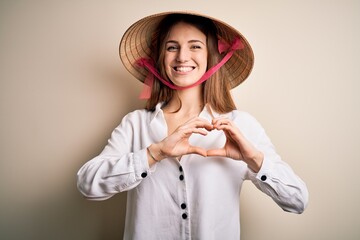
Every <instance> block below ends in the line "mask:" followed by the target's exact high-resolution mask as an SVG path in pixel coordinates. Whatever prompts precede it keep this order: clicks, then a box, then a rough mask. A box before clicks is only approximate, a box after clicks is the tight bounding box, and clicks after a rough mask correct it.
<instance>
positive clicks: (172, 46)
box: [166, 45, 179, 52]
mask: <svg viewBox="0 0 360 240" xmlns="http://www.w3.org/2000/svg"><path fill="white" fill-rule="evenodd" d="M178 49H179V47H178V46H176V45H170V46H168V47H167V48H166V51H169V52H175V51H177V50H178Z"/></svg>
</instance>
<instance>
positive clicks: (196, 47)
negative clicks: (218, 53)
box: [190, 45, 202, 49]
mask: <svg viewBox="0 0 360 240" xmlns="http://www.w3.org/2000/svg"><path fill="white" fill-rule="evenodd" d="M190 48H191V49H201V48H202V47H201V46H200V45H192V46H191V47H190Z"/></svg>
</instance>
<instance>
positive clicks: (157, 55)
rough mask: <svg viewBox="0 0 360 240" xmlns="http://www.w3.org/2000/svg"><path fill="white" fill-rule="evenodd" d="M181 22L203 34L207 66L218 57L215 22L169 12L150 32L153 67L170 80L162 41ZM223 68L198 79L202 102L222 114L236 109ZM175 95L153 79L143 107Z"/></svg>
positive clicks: (153, 104) (217, 60) (150, 107)
mask: <svg viewBox="0 0 360 240" xmlns="http://www.w3.org/2000/svg"><path fill="white" fill-rule="evenodd" d="M179 22H185V23H187V24H191V25H193V26H194V27H196V28H197V29H199V30H200V31H201V32H202V33H204V34H205V36H206V41H207V42H206V44H207V49H208V60H207V63H208V64H207V68H208V69H209V68H211V67H212V66H214V65H216V64H217V63H218V62H219V61H220V60H221V58H222V56H221V55H220V53H219V52H218V47H217V44H218V39H217V30H216V26H215V24H214V23H213V22H212V21H211V20H209V19H206V18H203V17H199V16H193V15H186V14H171V15H169V16H167V17H165V18H164V19H163V20H162V21H161V22H160V24H159V26H158V28H157V31H156V32H154V34H153V36H152V49H151V51H152V53H153V54H152V56H153V60H154V62H155V63H156V68H157V69H158V70H159V72H160V74H161V76H162V77H163V78H164V79H166V80H168V81H169V82H170V79H169V78H168V77H167V75H166V72H165V67H164V64H163V62H164V55H165V44H164V41H165V39H166V38H167V36H168V34H169V32H170V30H171V28H172V27H173V26H174V25H175V24H177V23H179ZM223 71H224V70H223V68H220V69H219V70H218V71H217V72H216V73H214V74H213V75H212V76H211V77H210V78H209V79H208V80H206V81H205V82H204V83H202V93H203V102H204V104H206V105H208V106H210V107H211V109H212V110H214V111H216V112H218V113H220V114H223V113H227V112H230V111H232V110H234V109H236V106H235V103H234V101H233V99H232V96H231V93H230V85H229V81H227V79H225V74H224V73H223ZM175 96H176V90H173V89H171V88H169V87H167V86H166V85H165V84H163V83H162V82H160V81H159V80H156V78H155V81H154V85H153V87H152V92H151V96H150V98H149V99H148V101H147V103H146V109H147V110H150V111H154V110H155V107H156V105H157V104H158V103H159V102H165V103H167V102H169V101H170V99H172V98H173V97H175Z"/></svg>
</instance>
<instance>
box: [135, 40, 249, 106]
mask: <svg viewBox="0 0 360 240" xmlns="http://www.w3.org/2000/svg"><path fill="white" fill-rule="evenodd" d="M243 48H244V44H243V43H242V42H241V41H240V39H239V38H235V39H234V41H233V42H232V44H231V45H229V44H228V43H227V42H224V41H222V40H219V41H218V51H219V53H220V54H221V53H223V52H226V51H227V53H226V55H225V56H224V58H223V59H221V61H220V62H219V63H217V64H216V65H215V66H213V67H211V68H210V69H209V70H207V72H205V73H204V75H203V76H202V77H201V78H200V79H199V80H198V81H197V82H195V83H193V84H191V85H188V86H185V87H180V86H176V85H174V84H172V83H171V82H168V81H166V80H165V79H164V78H162V77H161V76H160V73H159V72H158V70H157V69H156V68H155V64H154V62H153V61H152V60H151V59H148V58H140V59H139V60H137V61H136V64H137V65H138V66H139V67H145V68H146V69H147V70H148V71H149V73H148V75H147V76H146V78H145V80H144V87H143V90H142V92H141V94H140V96H139V98H140V99H149V98H150V96H151V91H152V87H153V84H154V76H155V77H156V78H157V79H159V80H160V81H161V82H162V83H163V84H165V85H166V86H168V87H169V88H171V89H174V90H184V89H188V88H192V87H194V86H197V85H199V84H201V83H203V82H204V81H206V80H207V79H208V78H209V77H211V76H212V75H213V74H214V73H215V72H216V71H217V70H219V69H220V68H221V67H222V66H223V65H224V64H225V63H226V62H227V61H228V60H229V59H230V58H231V56H232V55H233V54H234V52H235V51H236V50H239V49H243Z"/></svg>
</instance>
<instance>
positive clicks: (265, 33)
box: [0, 0, 360, 240]
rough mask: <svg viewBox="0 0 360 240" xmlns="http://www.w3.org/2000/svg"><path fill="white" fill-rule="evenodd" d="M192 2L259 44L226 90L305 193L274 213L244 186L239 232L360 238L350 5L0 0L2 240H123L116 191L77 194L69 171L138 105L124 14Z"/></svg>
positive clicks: (358, 114)
mask: <svg viewBox="0 0 360 240" xmlns="http://www.w3.org/2000/svg"><path fill="white" fill-rule="evenodd" d="M168 10H193V11H198V12H202V13H205V14H208V15H211V16H213V17H217V18H220V19H222V20H224V21H226V22H228V23H229V24H231V25H232V26H234V27H236V28H237V29H239V30H240V31H241V32H242V33H243V34H244V35H245V36H246V37H247V38H248V40H249V41H250V43H251V44H252V46H253V49H254V52H255V57H256V60H255V67H254V70H253V72H252V74H251V76H250V78H249V79H248V80H247V81H246V82H245V83H244V84H243V85H242V86H240V87H238V88H237V89H235V90H234V91H233V92H232V93H233V96H234V98H235V100H236V104H237V106H238V108H239V109H241V110H245V111H248V112H250V113H251V114H252V115H254V116H255V117H256V118H257V119H258V120H259V121H260V122H261V123H262V124H263V126H264V127H265V129H266V130H267V132H268V135H270V137H271V139H272V141H273V142H274V144H275V146H276V147H277V150H278V152H279V153H280V154H281V155H282V157H283V158H284V160H285V161H287V162H288V163H289V164H290V165H291V166H292V167H293V168H294V170H295V171H296V172H297V173H298V174H299V175H300V176H301V177H302V178H303V179H304V181H305V182H306V183H307V185H308V188H309V191H310V202H309V205H308V208H307V209H306V211H305V213H304V214H302V215H295V214H289V213H285V212H283V211H282V210H281V209H280V208H279V207H277V206H276V205H275V203H273V202H272V201H271V199H270V198H268V197H267V196H265V195H264V194H262V193H261V192H259V191H258V190H257V189H256V188H255V187H254V186H253V185H252V184H251V183H246V184H245V185H244V189H243V192H242V194H241V200H242V205H241V215H242V223H241V225H242V226H241V227H242V230H241V235H242V239H244V240H262V239H277V240H289V239H292V240H303V239H316V240H319V239H326V240H338V239H354V240H355V239H360V221H359V215H360V207H359V202H360V187H359V169H360V164H359V162H360V151H359V148H360V145H359V142H360V141H359V136H360V127H359V125H360V124H359V123H360V106H359V105H360V97H359V93H358V92H359V90H360V81H359V80H360V79H359V78H360V77H359V76H360V70H359V69H360V67H359V61H360V59H359V58H360V44H359V43H360V27H359V24H360V1H350V0H338V1H331V0H329V1H325V0H324V1H312V0H302V1H300V0H299V1H286V0H272V1H260V0H258V1H254V0H232V1H230V0H221V1H201V0H199V1H193V0H183V1H174V0H166V1H158V0H157V1H148V0H132V1H110V0H109V1H91V0H89V1H80V0H79V1H77V0H73V1H45V0H44V1H40V0H37V1H20V0H14V1H13V0H2V1H1V2H0V110H1V112H0V150H1V151H0V239H36V240H40V239H59V240H60V239H61V240H64V239H66V240H73V239H74V240H78V239H87V240H99V239H101V240H108V239H121V237H122V233H123V229H124V217H125V204H126V202H125V199H126V193H123V194H118V195H117V196H115V197H114V198H112V199H110V200H107V201H103V202H91V201H87V200H85V199H83V198H82V196H81V195H80V193H79V192H78V191H77V189H76V172H77V170H78V169H79V168H80V166H81V165H82V164H84V163H85V162H86V161H87V160H89V159H91V158H92V157H94V156H95V155H97V154H98V153H99V152H100V151H101V150H102V148H103V147H104V145H105V144H106V141H107V139H108V137H109V135H110V133H111V131H112V130H113V128H115V127H116V126H117V125H118V124H119V122H120V120H121V118H122V117H123V116H124V115H125V114H126V113H127V112H129V111H132V110H134V109H136V108H141V107H142V106H143V105H144V102H142V101H140V100H138V95H139V93H140V91H141V84H139V83H138V82H137V81H136V80H135V79H134V78H133V77H132V76H130V74H128V73H127V71H126V70H125V69H124V67H123V66H122V65H121V62H120V60H119V57H118V52H117V51H118V43H119V40H120V38H121V36H122V34H123V33H124V31H125V30H126V29H127V27H129V26H130V25H131V24H132V23H133V22H134V21H136V20H138V19H140V18H141V17H143V16H146V15H148V14H152V13H157V12H160V11H168Z"/></svg>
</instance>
